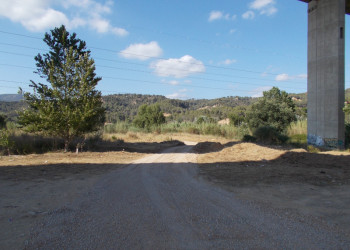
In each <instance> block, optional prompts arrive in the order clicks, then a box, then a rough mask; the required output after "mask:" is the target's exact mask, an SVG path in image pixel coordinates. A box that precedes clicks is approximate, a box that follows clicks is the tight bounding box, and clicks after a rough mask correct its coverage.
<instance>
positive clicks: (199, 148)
mask: <svg viewBox="0 0 350 250" xmlns="http://www.w3.org/2000/svg"><path fill="white" fill-rule="evenodd" d="M223 148H224V146H223V145H222V144H221V143H219V142H200V143H198V144H197V145H196V146H194V147H193V150H194V151H195V152H196V153H199V154H205V153H210V152H218V151H221V150H222V149H223Z"/></svg>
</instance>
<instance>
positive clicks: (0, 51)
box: [0, 42, 305, 85]
mask: <svg viewBox="0 0 350 250" xmlns="http://www.w3.org/2000/svg"><path fill="white" fill-rule="evenodd" d="M0 45H7V46H15V47H21V48H30V49H37V50H42V51H46V52H48V50H44V49H39V48H34V47H29V46H22V45H17V44H9V43H2V42H0ZM0 53H6V54H13V55H23V56H30V57H32V55H27V54H21V53H15V52H7V51H3V50H0ZM94 58H95V59H98V60H103V61H111V62H117V63H123V64H124V63H125V64H133V65H142V66H146V65H145V64H141V63H131V62H124V61H119V60H111V59H107V58H102V57H94ZM102 67H107V68H108V67H111V68H112V66H102ZM161 68H166V69H171V70H175V71H178V72H188V73H193V71H189V70H183V69H174V68H171V67H157V69H161ZM117 69H123V68H117ZM125 70H129V71H140V70H133V69H127V68H125ZM140 72H141V71H140ZM147 72H148V71H147ZM149 73H150V72H149ZM204 74H205V75H214V76H223V77H231V78H241V79H250V80H259V81H268V82H276V83H278V84H281V83H284V82H287V83H295V84H302V85H305V82H299V81H290V80H285V81H277V80H271V79H261V78H255V77H246V76H236V75H228V74H218V73H207V72H205V73H204ZM187 78H193V79H201V80H213V81H218V82H226V81H222V80H217V79H206V78H198V77H192V76H187ZM252 85H254V84H252Z"/></svg>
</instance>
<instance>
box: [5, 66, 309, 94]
mask: <svg viewBox="0 0 350 250" xmlns="http://www.w3.org/2000/svg"><path fill="white" fill-rule="evenodd" d="M0 65H2V66H9V67H17V68H28V69H32V70H35V68H33V67H27V66H22V65H14V64H5V63H0ZM96 66H98V67H102V68H112V69H119V70H130V71H134V72H142V73H149V72H148V71H142V70H135V69H127V68H118V67H112V66H102V65H96ZM102 78H111V77H104V76H102ZM188 78H192V79H199V80H205V81H214V82H223V83H230V84H243V85H249V86H251V85H252V86H259V87H262V86H263V85H261V84H256V83H245V82H237V81H223V80H216V79H209V78H201V77H188ZM117 79H118V80H125V79H122V78H120V79H119V78H117ZM127 80H130V81H132V80H131V79H127ZM140 81H141V82H146V81H144V80H140ZM153 83H154V82H153ZM161 84H164V83H161ZM177 85H178V86H192V87H199V88H202V86H198V85H190V84H177ZM283 87H284V88H285V89H300V90H304V89H305V88H298V87H287V86H283ZM207 88H209V89H221V90H231V89H222V88H211V87H207Z"/></svg>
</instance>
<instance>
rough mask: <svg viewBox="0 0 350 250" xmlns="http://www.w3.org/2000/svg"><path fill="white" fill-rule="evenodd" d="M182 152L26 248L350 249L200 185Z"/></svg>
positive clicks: (137, 165) (138, 165)
mask: <svg viewBox="0 0 350 250" xmlns="http://www.w3.org/2000/svg"><path fill="white" fill-rule="evenodd" d="M191 149H192V146H191V145H185V146H180V147H176V148H172V149H168V150H166V151H165V152H164V153H162V154H153V155H150V156H148V157H145V158H142V159H141V160H137V161H135V162H134V163H133V164H131V165H129V166H128V167H126V168H122V169H118V170H115V171H113V172H110V173H108V174H106V175H104V176H103V177H102V178H101V179H100V181H99V182H98V183H97V184H96V185H95V186H94V187H93V188H92V189H90V191H89V192H88V193H86V194H85V195H83V196H82V197H80V198H79V199H77V200H75V201H74V202H72V203H69V204H66V205H65V206H63V207H60V208H57V209H56V210H55V211H51V212H50V213H49V214H48V216H45V217H44V218H42V220H41V221H40V222H38V225H37V227H36V229H35V230H34V231H33V232H32V234H31V239H30V240H29V241H28V242H27V244H26V248H27V249H37V248H39V249H250V248H258V249H271V248H272V249H277V248H278V249H329V248H332V249H349V247H350V239H349V238H348V237H347V236H345V235H343V234H342V233H341V232H338V231H337V230H336V229H334V228H332V226H330V225H326V224H324V223H322V222H321V221H318V220H314V219H311V218H305V217H302V216H300V215H297V214H293V213H290V212H289V211H288V212H287V211H285V210H281V209H278V210H275V209H273V208H271V207H268V206H261V205H257V204H256V203H254V202H247V201H241V200H239V199H238V198H237V197H235V195H234V194H233V193H231V192H228V191H225V190H224V189H221V188H219V187H216V186H214V185H211V184H210V183H208V182H206V181H204V180H202V179H200V178H199V177H198V174H197V171H198V169H197V166H196V157H197V156H196V154H193V153H191Z"/></svg>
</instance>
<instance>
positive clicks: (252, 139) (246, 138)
mask: <svg viewBox="0 0 350 250" xmlns="http://www.w3.org/2000/svg"><path fill="white" fill-rule="evenodd" d="M242 141H244V142H256V138H255V137H254V136H251V135H244V136H243V138H242Z"/></svg>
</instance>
